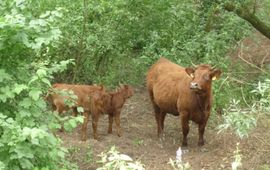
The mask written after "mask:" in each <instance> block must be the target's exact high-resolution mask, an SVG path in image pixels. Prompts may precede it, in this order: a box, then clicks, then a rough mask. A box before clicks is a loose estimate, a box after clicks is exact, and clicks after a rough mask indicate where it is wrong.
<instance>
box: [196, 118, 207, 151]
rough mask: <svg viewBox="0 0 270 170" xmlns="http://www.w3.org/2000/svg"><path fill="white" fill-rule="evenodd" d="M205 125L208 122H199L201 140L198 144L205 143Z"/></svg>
mask: <svg viewBox="0 0 270 170" xmlns="http://www.w3.org/2000/svg"><path fill="white" fill-rule="evenodd" d="M205 125H206V123H202V124H199V141H198V146H202V145H204V139H203V134H204V129H205Z"/></svg>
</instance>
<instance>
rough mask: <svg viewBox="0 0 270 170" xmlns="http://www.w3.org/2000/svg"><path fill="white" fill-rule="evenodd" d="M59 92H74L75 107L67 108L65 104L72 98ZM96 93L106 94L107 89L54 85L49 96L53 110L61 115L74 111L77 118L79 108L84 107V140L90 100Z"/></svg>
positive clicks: (92, 86) (101, 87)
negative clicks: (66, 100) (70, 110)
mask: <svg viewBox="0 0 270 170" xmlns="http://www.w3.org/2000/svg"><path fill="white" fill-rule="evenodd" d="M57 90H59V91H60V90H61V91H72V92H73V93H74V94H75V95H76V96H77V99H75V101H74V102H75V105H74V106H72V107H69V106H67V105H66V104H65V103H64V100H65V99H71V100H73V99H72V98H70V97H68V96H62V95H61V94H59V93H57V92H56V91H57ZM95 93H105V88H104V87H103V86H97V85H71V84H54V85H53V86H52V90H51V92H50V95H49V96H48V100H49V101H50V103H51V104H52V106H53V109H54V110H55V111H57V112H58V113H59V114H62V113H63V112H64V111H67V110H69V109H72V110H73V115H74V116H76V115H77V114H78V112H77V107H82V108H83V109H84V113H83V115H84V122H83V126H82V140H86V137H85V133H84V132H85V131H86V130H85V129H86V126H87V122H88V115H89V114H90V110H91V108H90V101H91V100H90V99H91V98H92V96H93V95H94V94H95Z"/></svg>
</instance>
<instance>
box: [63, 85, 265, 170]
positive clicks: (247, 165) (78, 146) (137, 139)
mask: <svg viewBox="0 0 270 170" xmlns="http://www.w3.org/2000/svg"><path fill="white" fill-rule="evenodd" d="M266 119H267V118H265V119H264V120H263V121H259V122H258V126H257V128H256V129H254V130H253V131H252V132H251V134H250V136H249V138H246V139H243V140H240V139H239V138H238V137H237V136H235V135H234V134H233V133H231V132H224V133H221V134H217V132H218V130H217V129H216V127H217V126H218V124H219V122H221V118H220V117H219V116H217V115H214V114H213V115H211V116H210V120H209V122H208V125H207V128H206V132H205V139H206V144H205V145H204V146H203V147H198V146H197V142H198V132H197V131H198V130H197V125H195V124H194V123H191V127H190V132H189V136H188V144H189V146H188V152H187V153H185V154H184V155H183V160H184V161H185V162H189V164H190V165H191V168H192V169H194V170H199V169H205V170H218V169H222V170H223V169H231V162H232V161H233V160H234V157H233V155H234V151H235V150H236V144H237V143H238V142H239V149H240V153H241V154H242V163H243V169H247V170H251V169H263V167H267V166H268V168H270V143H269V139H270V133H269V132H270V125H269V120H266ZM268 119H269V116H268ZM90 121H91V120H90ZM121 125H122V129H123V136H122V137H118V136H117V135H116V131H115V128H114V129H113V130H114V131H113V134H112V135H109V134H107V128H108V118H107V116H106V115H104V116H101V118H100V120H99V125H98V133H99V135H100V140H99V141H96V140H94V139H93V134H92V126H91V123H89V124H88V140H87V141H86V142H82V141H81V140H80V133H81V132H80V127H78V128H76V129H75V130H74V131H73V132H72V133H58V135H59V136H60V137H61V138H62V140H63V143H64V145H65V146H66V147H67V148H69V150H70V157H69V159H71V161H73V162H76V163H77V164H78V165H79V167H80V169H81V170H91V169H96V168H97V167H99V166H100V165H99V164H97V163H96V161H97V160H99V159H100V158H99V157H98V155H99V154H100V153H101V152H104V151H108V150H109V149H110V147H111V146H113V145H115V146H116V148H117V150H118V151H120V152H121V153H123V154H127V155H129V156H131V157H132V158H133V159H134V160H140V161H141V162H142V163H143V164H144V165H145V168H146V169H150V170H170V169H172V167H171V166H170V165H169V164H168V162H169V159H170V158H173V159H174V158H175V155H176V150H177V149H178V147H179V146H181V140H182V133H181V128H180V120H179V117H175V116H172V115H167V117H166V120H165V135H166V136H165V140H163V141H160V140H159V139H158V138H157V129H156V122H155V118H154V113H153V109H152V105H151V103H150V99H149V97H148V94H147V92H146V90H145V89H140V90H138V89H137V90H136V91H135V94H134V96H133V97H132V98H130V99H129V100H128V102H127V103H126V104H125V106H124V108H123V110H122V114H121Z"/></svg>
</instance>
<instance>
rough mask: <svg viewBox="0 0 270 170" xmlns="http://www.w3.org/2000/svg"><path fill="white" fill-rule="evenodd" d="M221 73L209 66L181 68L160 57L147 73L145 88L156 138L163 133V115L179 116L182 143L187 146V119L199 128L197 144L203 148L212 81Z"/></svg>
mask: <svg viewBox="0 0 270 170" xmlns="http://www.w3.org/2000/svg"><path fill="white" fill-rule="evenodd" d="M220 75H221V71H220V70H219V69H214V68H212V67H211V66H210V65H199V66H197V67H196V68H195V69H193V68H183V67H181V66H179V65H177V64H174V63H172V62H171V61H169V60H167V59H165V58H160V59H159V60H158V61H157V63H155V64H154V65H152V67H151V68H150V70H149V71H148V73H147V88H148V92H149V95H150V98H151V101H152V104H153V107H154V111H155V118H156V122H157V127H158V136H159V137H160V135H161V134H163V130H164V120H165V116H166V113H171V114H173V115H175V116H178V115H180V120H181V125H182V132H183V141H182V146H187V135H188V132H189V120H192V121H194V122H195V123H197V124H198V125H199V142H198V145H199V146H202V145H204V138H203V134H204V130H205V125H206V123H207V120H208V118H209V115H210V110H211V105H212V89H211V86H212V80H215V79H217V78H219V77H220Z"/></svg>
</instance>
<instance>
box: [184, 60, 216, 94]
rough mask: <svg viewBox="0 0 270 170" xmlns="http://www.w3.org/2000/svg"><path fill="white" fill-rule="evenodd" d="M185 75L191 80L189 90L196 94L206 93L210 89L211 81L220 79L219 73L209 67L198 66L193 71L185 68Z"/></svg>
mask: <svg viewBox="0 0 270 170" xmlns="http://www.w3.org/2000/svg"><path fill="white" fill-rule="evenodd" d="M185 71H186V73H187V74H188V75H189V76H190V77H191V78H192V81H191V82H190V89H191V90H194V91H196V92H206V91H208V90H209V89H210V87H211V83H212V80H216V79H218V78H219V77H220V75H221V71H220V70H219V69H215V68H213V67H211V66H210V65H199V66H197V67H196V68H195V69H193V68H186V69H185Z"/></svg>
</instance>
